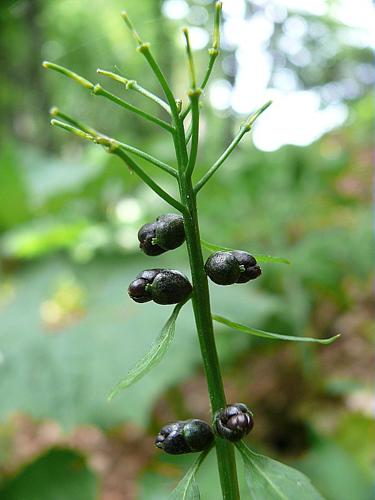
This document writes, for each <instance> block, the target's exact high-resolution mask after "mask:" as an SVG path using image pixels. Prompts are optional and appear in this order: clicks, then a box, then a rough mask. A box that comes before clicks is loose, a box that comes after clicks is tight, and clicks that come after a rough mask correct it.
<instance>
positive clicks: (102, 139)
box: [51, 119, 187, 214]
mask: <svg viewBox="0 0 375 500" xmlns="http://www.w3.org/2000/svg"><path fill="white" fill-rule="evenodd" d="M51 125H53V126H55V127H60V128H62V129H64V130H66V131H67V132H70V133H72V134H75V135H77V136H78V137H80V138H81V139H86V140H88V141H91V142H94V143H95V144H100V145H101V146H104V147H105V148H107V151H108V152H109V153H112V154H114V155H116V156H118V157H119V158H121V159H122V160H123V161H124V162H125V163H126V164H127V165H128V167H129V168H130V170H132V171H133V172H134V173H135V174H136V175H138V177H139V178H140V179H142V180H143V182H144V183H145V184H147V185H148V186H149V187H150V188H151V189H152V190H153V191H154V192H155V193H156V194H158V195H159V196H160V198H163V200H165V201H166V202H167V203H169V205H171V206H172V207H174V208H175V209H176V210H178V211H179V212H181V213H182V214H186V213H187V211H186V208H185V206H184V205H182V204H181V203H180V202H179V201H177V200H175V199H174V198H173V197H172V196H171V195H170V194H169V193H167V192H166V191H164V189H163V188H162V187H160V186H159V184H157V183H156V182H155V181H154V180H153V179H152V178H151V177H150V176H149V175H148V174H146V172H144V170H143V169H142V168H141V167H140V166H139V165H138V163H136V162H135V161H134V160H133V159H132V158H130V156H129V155H128V154H127V153H126V152H125V151H124V149H123V148H122V147H121V145H120V144H119V143H118V142H117V141H115V140H114V139H112V138H110V137H106V136H104V135H93V134H89V133H87V132H84V131H83V130H81V129H78V128H76V127H73V126H72V125H69V124H68V123H64V122H61V121H59V120H55V119H53V120H51Z"/></svg>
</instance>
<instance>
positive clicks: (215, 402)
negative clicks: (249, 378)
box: [180, 175, 240, 500]
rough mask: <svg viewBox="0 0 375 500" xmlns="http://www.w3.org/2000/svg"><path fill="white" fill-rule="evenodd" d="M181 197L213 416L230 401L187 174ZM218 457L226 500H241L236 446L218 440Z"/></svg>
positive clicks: (182, 185) (190, 185) (196, 215)
mask: <svg viewBox="0 0 375 500" xmlns="http://www.w3.org/2000/svg"><path fill="white" fill-rule="evenodd" d="M180 194H181V202H182V204H183V205H185V207H186V209H187V212H188V213H187V214H184V223H185V234H186V244H187V248H188V252H189V260H190V268H191V277H192V283H193V295H192V302H193V309H194V316H195V322H196V327H197V332H198V337H199V343H200V348H201V353H202V358H203V364H204V369H205V373H206V379H207V385H208V391H209V396H210V401H211V410H212V414H214V413H215V412H216V411H217V410H219V409H220V408H223V407H224V406H225V405H226V400H225V394H224V386H223V380H222V377H221V372H220V365H219V359H218V355H217V349H216V343H215V338H214V331H213V325H212V316H211V306H210V295H209V289H208V281H207V276H206V273H205V270H204V262H203V255H202V249H201V245H200V235H199V223H198V213H197V205H196V196H195V193H194V189H193V186H192V183H191V179H190V178H189V177H188V176H186V175H182V176H181V177H180ZM216 454H217V461H218V468H219V475H220V483H221V489H222V493H223V499H224V500H238V499H239V498H240V494H239V488H238V481H237V470H236V459H235V455H234V447H233V445H232V443H230V442H229V441H227V440H225V439H221V438H219V437H217V438H216Z"/></svg>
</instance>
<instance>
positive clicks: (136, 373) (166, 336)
mask: <svg viewBox="0 0 375 500" xmlns="http://www.w3.org/2000/svg"><path fill="white" fill-rule="evenodd" d="M184 304H185V302H181V303H180V304H177V305H176V306H175V308H174V309H173V312H172V314H171V315H170V317H169V318H168V320H167V322H166V323H165V325H164V327H163V329H162V331H161V332H160V334H159V336H158V338H157V339H156V341H155V342H154V344H153V345H152V347H151V349H150V350H149V352H148V353H147V354H146V355H145V356H144V357H143V358H142V359H141V360H139V361H138V363H137V364H136V365H135V366H134V367H133V368H132V369H131V370H130V371H129V372H128V374H127V375H126V377H125V378H124V379H123V380H121V381H120V382H119V383H118V384H117V385H116V387H115V388H114V389H113V390H112V392H111V393H110V395H109V398H108V399H109V401H111V399H113V398H114V397H115V396H116V395H117V394H118V393H119V392H120V391H122V390H123V389H126V388H127V387H130V386H131V385H133V384H134V383H135V382H137V381H138V380H139V379H141V378H142V377H143V376H144V375H146V373H148V372H149V371H150V370H151V369H152V368H154V367H155V366H156V365H157V364H158V363H160V361H161V360H162V358H163V356H164V354H165V353H166V352H167V350H168V348H169V346H170V345H171V343H172V341H173V339H174V334H175V327H176V319H177V316H178V313H179V312H180V310H181V308H182V306H183V305H184Z"/></svg>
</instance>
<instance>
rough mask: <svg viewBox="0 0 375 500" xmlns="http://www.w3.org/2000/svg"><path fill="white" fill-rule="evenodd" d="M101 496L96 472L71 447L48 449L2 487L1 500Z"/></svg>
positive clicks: (90, 499)
mask: <svg viewBox="0 0 375 500" xmlns="http://www.w3.org/2000/svg"><path fill="white" fill-rule="evenodd" d="M98 495H99V492H98V481H97V478H96V476H95V474H94V473H93V472H92V471H91V470H90V469H89V468H88V467H87V465H86V462H85V460H84V458H83V456H82V455H81V454H79V453H77V452H76V451H73V450H70V449H59V448H54V449H51V450H49V451H47V453H45V454H44V455H42V456H40V457H38V458H37V459H36V460H34V461H33V462H31V463H30V464H28V465H27V466H26V467H24V468H23V469H21V471H20V472H18V474H16V475H15V476H12V477H11V478H9V479H6V480H5V481H4V483H3V484H2V486H0V498H1V499H2V500H24V499H26V498H27V500H41V499H43V500H66V499H69V500H83V499H84V500H95V499H96V498H98Z"/></svg>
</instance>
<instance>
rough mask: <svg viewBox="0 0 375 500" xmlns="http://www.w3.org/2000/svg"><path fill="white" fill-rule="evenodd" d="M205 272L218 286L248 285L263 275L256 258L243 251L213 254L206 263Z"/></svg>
mask: <svg viewBox="0 0 375 500" xmlns="http://www.w3.org/2000/svg"><path fill="white" fill-rule="evenodd" d="M205 270H206V273H207V276H208V277H209V278H210V279H211V280H212V281H213V282H214V283H216V284H218V285H233V283H247V282H248V281H250V280H253V279H255V278H257V277H258V276H260V275H261V273H262V271H261V269H260V267H259V266H258V265H257V261H256V259H255V257H253V256H252V255H250V254H249V253H247V252H243V251H242V250H232V251H228V252H215V253H213V254H212V255H210V256H209V257H208V259H207V261H206V264H205Z"/></svg>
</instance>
